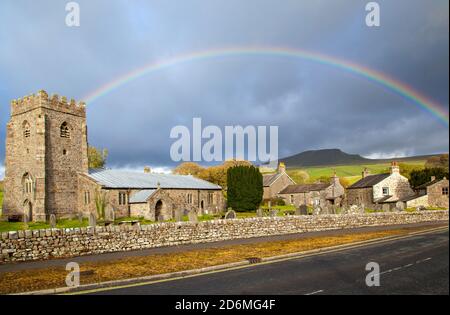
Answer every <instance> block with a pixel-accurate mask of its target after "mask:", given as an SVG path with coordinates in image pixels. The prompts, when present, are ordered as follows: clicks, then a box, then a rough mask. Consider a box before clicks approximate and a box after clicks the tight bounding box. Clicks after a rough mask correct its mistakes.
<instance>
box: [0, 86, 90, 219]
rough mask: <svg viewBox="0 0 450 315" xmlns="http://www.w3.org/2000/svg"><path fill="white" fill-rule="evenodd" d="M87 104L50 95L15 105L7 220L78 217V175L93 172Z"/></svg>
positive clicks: (7, 161)
mask: <svg viewBox="0 0 450 315" xmlns="http://www.w3.org/2000/svg"><path fill="white" fill-rule="evenodd" d="M87 147H88V144H87V127H86V109H85V104H84V103H82V102H80V103H76V102H75V101H74V100H73V99H71V100H70V101H69V102H68V101H67V98H66V97H61V98H60V97H59V96H58V95H53V96H52V97H50V98H49V96H48V94H47V93H46V92H45V91H42V90H41V91H39V92H38V93H37V95H35V94H33V95H29V96H25V97H24V98H21V99H18V100H13V101H12V102H11V116H10V120H9V122H8V124H7V132H6V157H5V185H4V186H5V187H4V189H5V192H4V195H5V196H4V201H3V216H4V217H7V218H14V217H15V218H25V217H26V218H27V219H28V220H29V221H45V220H47V219H48V216H49V215H50V214H55V215H56V216H57V217H58V218H61V217H70V216H71V215H73V214H74V213H76V210H77V209H75V207H76V205H77V197H78V196H77V194H78V173H87V172H88V156H87Z"/></svg>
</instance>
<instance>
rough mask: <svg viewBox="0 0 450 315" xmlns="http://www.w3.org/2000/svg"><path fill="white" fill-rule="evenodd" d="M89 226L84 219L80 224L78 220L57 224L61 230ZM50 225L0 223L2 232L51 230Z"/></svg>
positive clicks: (59, 221)
mask: <svg viewBox="0 0 450 315" xmlns="http://www.w3.org/2000/svg"><path fill="white" fill-rule="evenodd" d="M88 225H89V222H88V219H83V222H82V223H80V222H79V221H78V219H62V220H58V221H57V222H56V227H57V228H60V229H68V228H76V227H87V226H88ZM49 228H50V224H47V223H45V222H29V223H28V224H25V223H23V222H2V221H0V232H8V231H18V230H39V229H49Z"/></svg>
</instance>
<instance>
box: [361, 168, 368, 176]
mask: <svg viewBox="0 0 450 315" xmlns="http://www.w3.org/2000/svg"><path fill="white" fill-rule="evenodd" d="M361 175H362V178H366V177H367V176H369V175H370V171H369V169H368V168H367V167H366V168H364V171H363V172H362V174H361Z"/></svg>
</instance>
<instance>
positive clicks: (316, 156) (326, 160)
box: [280, 149, 435, 168]
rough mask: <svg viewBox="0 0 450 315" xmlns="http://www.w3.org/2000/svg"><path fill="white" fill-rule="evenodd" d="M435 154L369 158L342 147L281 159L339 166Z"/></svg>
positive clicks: (290, 163) (307, 164)
mask: <svg viewBox="0 0 450 315" xmlns="http://www.w3.org/2000/svg"><path fill="white" fill-rule="evenodd" d="M432 156H435V155H422V156H411V157H401V158H391V159H368V158H365V157H362V156H361V155H359V154H349V153H346V152H343V151H342V150H340V149H323V150H310V151H304V152H302V153H298V154H295V155H292V156H289V157H286V158H282V159H280V161H281V162H284V163H285V164H286V167H287V168H299V167H316V166H337V165H361V164H384V163H390V162H391V161H398V162H408V161H423V160H427V159H428V158H430V157H432Z"/></svg>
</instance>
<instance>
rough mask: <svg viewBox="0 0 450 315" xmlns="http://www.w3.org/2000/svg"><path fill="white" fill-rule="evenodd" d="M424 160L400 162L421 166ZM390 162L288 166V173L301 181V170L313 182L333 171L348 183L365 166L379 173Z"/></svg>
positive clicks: (384, 169)
mask: <svg viewBox="0 0 450 315" xmlns="http://www.w3.org/2000/svg"><path fill="white" fill-rule="evenodd" d="M425 162H426V161H425V160H416V161H405V162H401V163H402V164H406V165H409V166H413V167H417V168H421V167H424V165H425ZM389 167H390V163H378V164H355V165H329V166H319V167H305V168H288V169H287V173H288V175H289V176H290V177H291V178H292V179H293V180H294V181H296V182H301V176H300V175H298V171H300V170H302V171H305V172H307V173H308V175H309V180H308V181H309V182H314V181H316V180H318V179H319V178H321V177H330V176H331V175H332V174H333V172H334V171H336V174H337V176H339V177H343V178H346V179H347V180H348V181H349V183H350V184H353V183H355V182H356V181H358V180H359V179H361V172H362V171H363V169H364V168H367V169H368V170H369V171H370V173H371V174H381V173H384V172H386V171H387V169H389Z"/></svg>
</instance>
